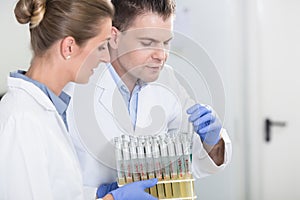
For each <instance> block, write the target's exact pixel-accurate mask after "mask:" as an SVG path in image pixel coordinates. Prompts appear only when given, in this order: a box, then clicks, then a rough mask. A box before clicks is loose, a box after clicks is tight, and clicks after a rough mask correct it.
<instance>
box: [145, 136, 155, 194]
mask: <svg viewBox="0 0 300 200" xmlns="http://www.w3.org/2000/svg"><path fill="white" fill-rule="evenodd" d="M145 152H146V164H147V172H148V179H152V178H155V175H154V162H153V157H152V149H151V143H150V141H149V140H148V139H147V140H146V143H145ZM150 194H151V195H153V196H155V197H158V195H157V190H156V186H153V187H151V188H150Z"/></svg>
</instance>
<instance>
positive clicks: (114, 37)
mask: <svg viewBox="0 0 300 200" xmlns="http://www.w3.org/2000/svg"><path fill="white" fill-rule="evenodd" d="M119 34H120V31H119V30H118V29H117V28H116V27H114V26H113V27H112V28H111V39H110V40H109V46H110V47H111V48H112V49H117V48H118V43H119Z"/></svg>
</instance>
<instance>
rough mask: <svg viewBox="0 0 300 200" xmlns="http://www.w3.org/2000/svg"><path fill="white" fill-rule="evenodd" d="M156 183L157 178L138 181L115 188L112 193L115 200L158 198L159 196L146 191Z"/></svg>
mask: <svg viewBox="0 0 300 200" xmlns="http://www.w3.org/2000/svg"><path fill="white" fill-rule="evenodd" d="M156 183H157V179H156V178H154V179H150V180H146V181H137V182H133V183H129V184H127V185H124V186H122V187H120V188H118V189H116V190H113V191H111V192H110V194H112V196H113V197H114V200H141V199H143V200H157V198H155V197H154V196H152V195H150V194H148V193H147V192H145V189H146V188H150V187H153V186H155V185H156Z"/></svg>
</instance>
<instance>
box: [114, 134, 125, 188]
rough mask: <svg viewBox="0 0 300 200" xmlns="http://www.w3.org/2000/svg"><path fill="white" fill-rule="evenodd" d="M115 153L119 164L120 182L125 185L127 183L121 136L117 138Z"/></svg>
mask: <svg viewBox="0 0 300 200" xmlns="http://www.w3.org/2000/svg"><path fill="white" fill-rule="evenodd" d="M114 140H115V155H116V166H117V173H118V184H119V185H124V184H125V174H124V171H125V170H124V162H123V155H122V143H121V141H120V138H115V139H114Z"/></svg>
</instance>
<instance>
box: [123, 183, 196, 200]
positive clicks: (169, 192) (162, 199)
mask: <svg viewBox="0 0 300 200" xmlns="http://www.w3.org/2000/svg"><path fill="white" fill-rule="evenodd" d="M194 182H195V179H193V178H191V179H177V180H161V181H158V182H157V184H156V186H154V187H153V188H151V190H147V192H148V193H149V194H151V195H153V196H154V197H156V198H158V199H159V200H195V199H197V196H196V194H195V191H194ZM118 186H119V187H122V186H124V185H122V184H118ZM160 186H161V187H162V188H163V190H162V192H159V187H160ZM168 187H169V189H168Z"/></svg>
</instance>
